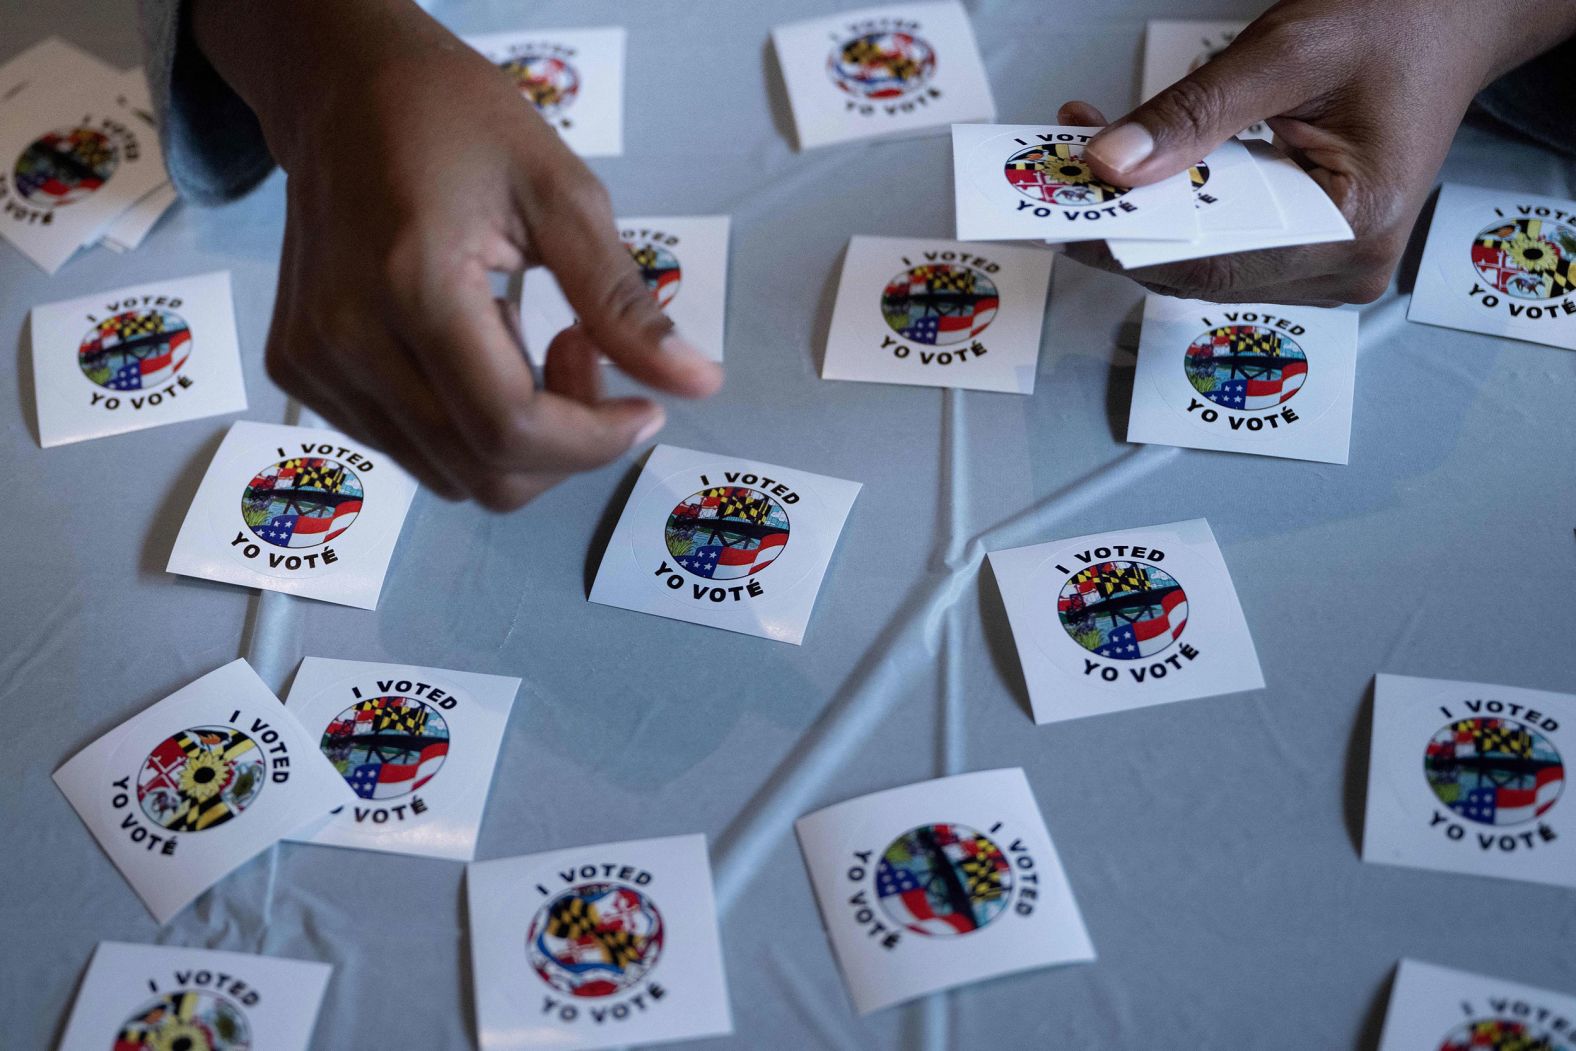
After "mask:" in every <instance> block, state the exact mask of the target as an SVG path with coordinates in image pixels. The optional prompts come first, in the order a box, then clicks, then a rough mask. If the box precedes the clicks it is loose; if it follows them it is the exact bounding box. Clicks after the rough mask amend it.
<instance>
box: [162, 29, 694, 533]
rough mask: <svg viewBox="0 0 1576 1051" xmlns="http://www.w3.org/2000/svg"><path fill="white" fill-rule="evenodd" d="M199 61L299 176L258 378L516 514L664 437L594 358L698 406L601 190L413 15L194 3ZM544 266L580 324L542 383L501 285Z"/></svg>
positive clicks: (482, 65) (439, 481)
mask: <svg viewBox="0 0 1576 1051" xmlns="http://www.w3.org/2000/svg"><path fill="white" fill-rule="evenodd" d="M193 19H194V29H195V32H196V37H197V40H198V42H199V44H200V46H201V48H202V50H203V52H204V53H205V54H206V55H207V56H208V57H209V58H210V59H211V60H212V62H213V64H214V66H215V68H216V69H217V70H218V71H219V72H220V74H221V75H222V76H224V77H225V79H226V80H227V81H228V82H229V83H230V84H231V85H232V86H234V87H235V88H236V89H237V91H238V92H239V93H240V95H241V96H242V98H243V99H245V100H246V102H247V103H248V105H250V106H251V107H252V109H253V110H254V111H255V112H256V113H257V114H258V117H259V120H260V121H261V123H262V126H263V130H264V133H265V136H266V138H267V140H268V144H269V148H270V150H271V152H272V153H273V155H274V157H275V158H276V159H277V160H278V161H279V162H280V164H281V165H282V166H283V167H284V168H285V170H286V171H287V172H288V173H289V180H288V183H287V187H286V192H287V197H288V206H287V207H288V212H287V217H286V225H285V238H284V250H283V253H282V255H281V258H280V266H279V289H278V297H277V299H276V302H275V307H274V317H273V322H272V326H271V328H270V331H269V335H268V347H267V364H268V371H269V375H270V376H271V377H272V378H273V379H274V381H275V382H276V383H278V384H279V385H280V386H281V387H282V388H284V390H285V391H286V392H288V393H290V394H292V395H294V396H295V397H297V398H299V399H300V400H301V401H302V402H304V403H305V404H307V405H309V406H311V407H312V408H313V409H315V410H316V411H317V412H319V413H320V414H321V415H322V416H323V417H324V418H325V419H326V420H328V421H329V422H330V423H332V424H333V425H334V426H336V427H338V428H340V429H341V430H343V431H344V432H345V433H346V434H348V435H350V436H352V437H354V438H356V439H358V440H361V441H364V442H367V443H369V444H371V445H373V446H375V447H377V448H378V449H380V450H382V451H384V452H386V453H388V454H390V455H392V456H393V457H394V458H395V459H397V460H398V461H399V462H400V463H401V464H402V465H404V466H405V467H406V468H407V469H408V470H410V471H411V473H413V474H414V475H415V476H416V477H417V478H418V479H419V480H420V481H421V482H422V484H424V485H426V486H428V487H429V488H431V489H433V490H434V491H436V492H438V493H439V494H441V495H444V496H447V497H450V498H462V497H470V498H473V499H475V500H477V501H479V502H481V503H482V504H485V505H486V506H488V507H491V508H494V509H498V510H503V509H509V508H514V507H518V506H520V505H521V504H523V503H525V502H526V501H528V500H530V499H532V498H533V497H535V496H536V495H537V494H539V493H540V492H542V491H543V490H544V489H546V488H547V487H549V486H551V485H553V484H554V483H555V482H557V481H559V480H561V479H562V478H563V477H564V476H565V475H566V474H568V473H570V472H573V471H580V470H586V469H589V468H593V467H597V466H599V465H601V464H604V463H607V462H608V461H610V460H612V459H614V458H616V457H618V456H620V455H621V454H623V453H624V452H626V451H627V450H628V449H630V447H631V446H633V445H637V444H639V443H641V442H644V441H645V440H647V439H648V438H650V437H651V436H652V435H653V434H654V433H655V432H656V431H657V430H658V429H659V428H660V427H661V426H662V424H663V422H664V415H663V411H662V409H661V407H660V406H658V405H656V404H655V403H653V402H651V401H650V400H648V399H645V398H611V399H609V398H604V397H603V396H602V390H601V369H602V365H601V362H600V356H601V355H602V354H603V353H605V354H606V355H607V357H608V358H610V359H611V360H612V361H613V363H614V364H615V365H617V366H618V367H619V368H621V369H623V370H624V371H625V372H627V373H628V374H629V375H631V376H633V377H634V378H636V379H638V380H640V381H642V382H644V383H645V384H647V385H649V386H651V387H654V388H656V389H658V390H662V391H667V392H669V393H673V394H679V395H684V396H688V397H702V396H705V395H709V394H711V393H713V392H714V391H716V389H717V388H718V387H719V386H720V385H721V383H722V370H721V368H720V367H719V366H717V365H716V364H714V363H713V362H711V361H708V360H707V359H705V358H704V357H702V356H701V355H700V353H699V352H698V351H697V350H696V349H695V348H693V347H692V346H690V345H689V344H687V343H686V342H685V341H684V340H683V338H682V336H680V335H679V334H678V333H676V332H674V331H673V326H672V323H671V322H669V321H668V319H667V318H666V317H664V316H663V314H662V312H661V311H660V310H659V309H658V307H657V305H656V303H655V301H654V300H653V298H652V296H651V295H650V293H649V292H648V290H647V289H646V286H645V284H644V282H643V281H642V279H641V276H640V273H639V270H638V269H637V268H636V266H635V264H634V262H633V260H631V258H630V256H629V253H628V251H627V250H626V249H625V248H624V246H623V244H622V243H621V242H620V241H619V239H618V235H617V232H616V230H615V227H614V222H613V213H612V209H611V207H610V205H609V202H608V196H607V193H606V192H605V191H604V190H603V188H602V186H601V184H600V183H598V182H597V180H596V178H595V177H594V176H593V175H592V174H591V172H590V171H589V170H588V169H587V168H586V166H585V165H584V164H583V163H581V161H580V160H579V158H577V157H575V156H574V155H573V154H572V153H571V152H570V151H569V149H568V148H567V147H565V146H564V144H563V142H562V141H561V140H560V139H559V137H558V134H557V133H556V132H555V131H554V130H553V129H552V128H550V127H549V126H548V125H547V124H546V123H545V122H544V121H543V120H542V119H541V118H540V117H539V116H538V115H537V114H536V111H535V110H534V109H533V108H532V107H531V106H530V104H529V103H527V102H526V101H525V100H523V99H522V98H521V97H520V96H519V93H518V92H517V91H516V89H515V87H514V85H513V84H511V83H510V82H509V80H508V79H507V78H506V77H505V76H503V75H502V74H501V73H500V72H499V71H498V70H497V69H495V68H494V67H493V66H492V65H491V64H490V63H489V62H488V61H487V60H486V59H485V58H483V57H482V56H481V55H479V54H477V53H476V52H474V51H472V50H471V49H470V48H469V47H467V46H465V45H464V44H463V43H461V42H460V41H459V40H458V39H457V38H455V37H454V36H453V35H452V34H450V33H449V32H448V31H447V30H445V29H443V28H442V27H441V26H439V25H438V24H437V23H436V22H434V21H433V20H432V19H431V18H429V17H428V16H427V15H426V14H425V13H424V12H422V11H421V10H420V9H419V8H417V7H416V6H415V5H414V4H413V3H411V2H410V0H333V2H331V3H321V2H319V0H198V2H197V3H195V4H194V6H193ZM535 265H543V266H546V267H547V268H548V269H549V270H551V271H552V272H553V274H554V275H555V276H556V277H557V279H558V282H559V284H560V286H561V287H562V288H563V290H564V295H565V296H566V298H567V299H568V300H569V303H570V305H571V306H572V307H573V308H574V309H575V312H576V313H577V315H578V316H579V317H580V318H581V323H580V324H579V325H577V326H575V327H574V328H573V329H570V330H568V331H566V332H564V333H563V334H561V335H560V336H559V337H558V339H556V340H555V341H554V342H553V344H552V346H551V347H550V348H549V351H548V355H547V364H546V368H545V371H544V384H543V388H542V389H537V388H536V385H535V383H534V381H533V379H532V375H531V370H530V367H529V364H528V363H527V361H526V358H525V356H524V354H523V352H522V349H521V345H520V340H519V336H518V331H517V327H516V326H515V325H514V323H513V320H512V319H511V318H509V317H506V316H505V312H503V311H501V310H500V304H499V303H498V302H497V301H495V300H494V298H493V295H492V289H491V283H490V279H489V275H490V273H493V272H498V271H517V270H521V269H523V268H526V267H529V266H535Z"/></svg>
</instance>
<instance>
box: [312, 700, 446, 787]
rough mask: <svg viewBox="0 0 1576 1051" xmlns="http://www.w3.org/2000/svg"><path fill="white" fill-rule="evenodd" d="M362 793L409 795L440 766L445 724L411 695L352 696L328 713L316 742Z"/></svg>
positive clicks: (435, 713)
mask: <svg viewBox="0 0 1576 1051" xmlns="http://www.w3.org/2000/svg"><path fill="white" fill-rule="evenodd" d="M318 747H319V748H321V749H322V750H323V754H324V755H326V756H328V761H329V762H331V763H333V764H334V769H336V770H338V771H339V774H340V776H341V777H343V778H344V779H345V781H346V782H348V783H349V785H350V787H351V788H352V789H353V790H354V791H355V793H356V795H358V796H360V797H361V798H362V799H393V798H395V797H397V796H403V795H409V794H410V793H412V792H414V791H416V789H418V788H420V787H421V786H422V785H425V784H426V783H427V782H428V781H431V780H432V778H433V775H434V774H436V773H437V772H438V770H439V769H440V768H441V767H442V766H443V761H444V759H445V758H446V757H447V756H448V754H449V724H448V723H446V722H444V721H443V716H442V715H441V714H439V712H438V710H437V709H436V708H434V707H432V706H431V705H429V704H426V703H425V702H423V701H419V700H417V699H416V698H414V697H374V698H372V699H371V700H366V701H357V702H356V703H355V704H353V705H351V706H350V707H349V708H346V709H345V710H344V711H342V712H340V713H339V714H338V715H336V716H335V717H334V721H333V722H331V723H329V724H328V729H326V730H324V731H323V739H322V740H321V741H320V742H319V743H318Z"/></svg>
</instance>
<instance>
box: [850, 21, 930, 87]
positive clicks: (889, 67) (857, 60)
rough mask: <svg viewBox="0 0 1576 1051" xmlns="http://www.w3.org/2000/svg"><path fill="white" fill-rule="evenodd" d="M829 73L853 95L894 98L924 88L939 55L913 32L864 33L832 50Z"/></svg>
mask: <svg viewBox="0 0 1576 1051" xmlns="http://www.w3.org/2000/svg"><path fill="white" fill-rule="evenodd" d="M827 71H828V72H829V73H830V74H831V75H832V82H833V83H835V84H836V85H837V86H838V87H840V88H842V89H843V90H844V91H846V92H848V94H850V95H854V96H856V97H858V98H862V99H894V98H899V97H901V96H903V95H907V94H908V93H909V92H912V91H917V90H919V89H920V88H921V87H923V86H924V84H925V82H926V81H928V80H929V79H930V78H931V76H932V74H934V73H935V72H936V52H935V51H934V50H933V49H932V48H931V46H930V45H929V44H928V43H926V42H925V40H924V39H923V38H921V37H917V36H915V35H914V34H912V33H902V32H879V33H865V34H863V35H861V36H856V37H854V38H853V39H852V40H848V41H845V42H844V43H843V44H842V45H841V46H840V47H838V48H837V49H836V50H835V51H833V52H832V55H831V58H829V59H828V60H827Z"/></svg>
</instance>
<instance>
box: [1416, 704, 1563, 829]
mask: <svg viewBox="0 0 1576 1051" xmlns="http://www.w3.org/2000/svg"><path fill="white" fill-rule="evenodd" d="M1423 770H1424V772H1425V773H1426V774H1427V775H1428V786H1429V787H1430V788H1432V789H1433V790H1434V795H1435V796H1437V797H1438V798H1439V801H1440V802H1441V803H1443V804H1445V805H1446V806H1447V807H1449V808H1450V809H1451V810H1452V811H1454V812H1455V813H1457V814H1459V815H1460V816H1461V817H1464V818H1466V819H1468V820H1469V821H1476V822H1477V823H1478V824H1481V825H1519V824H1521V823H1523V822H1526V821H1531V820H1533V819H1534V818H1536V817H1540V816H1542V815H1543V814H1544V813H1545V812H1547V811H1548V809H1549V808H1550V807H1552V806H1553V805H1554V803H1555V801H1556V800H1558V799H1559V797H1560V791H1561V790H1562V789H1563V788H1564V787H1565V764H1564V762H1563V761H1562V760H1561V759H1560V753H1559V752H1558V751H1557V750H1556V749H1555V747H1554V745H1553V743H1552V742H1550V741H1549V739H1548V738H1547V737H1544V736H1543V735H1542V734H1540V733H1539V732H1538V731H1537V730H1534V729H1533V728H1532V727H1530V726H1527V725H1526V724H1524V723H1519V722H1517V721H1515V720H1514V719H1489V718H1481V719H1460V720H1457V721H1456V722H1453V723H1450V724H1448V725H1446V726H1444V727H1443V728H1442V729H1440V731H1439V732H1438V733H1436V734H1434V736H1433V738H1431V739H1430V740H1429V742H1428V749H1427V751H1426V753H1425V754H1424V757H1423Z"/></svg>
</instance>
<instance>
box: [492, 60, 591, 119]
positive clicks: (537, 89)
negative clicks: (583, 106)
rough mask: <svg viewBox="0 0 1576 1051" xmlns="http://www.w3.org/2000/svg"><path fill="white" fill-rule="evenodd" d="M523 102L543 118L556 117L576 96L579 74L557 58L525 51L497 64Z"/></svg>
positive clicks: (577, 93)
mask: <svg viewBox="0 0 1576 1051" xmlns="http://www.w3.org/2000/svg"><path fill="white" fill-rule="evenodd" d="M498 68H499V69H501V70H503V71H504V72H505V73H507V74H508V75H509V76H510V77H511V78H512V79H513V80H514V86H515V87H516V88H517V89H519V92H520V94H521V95H523V96H524V97H525V99H526V101H528V102H530V103H531V105H533V106H535V107H536V111H537V112H538V113H540V114H541V115H542V116H544V117H556V116H557V115H558V114H560V113H562V112H563V111H564V110H566V109H568V108H569V106H570V105H571V104H572V103H573V102H574V101H575V97H576V96H578V95H579V94H580V74H579V72H578V71H577V70H576V69H575V67H574V66H571V65H570V64H569V63H568V62H566V61H564V60H563V59H561V58H559V57H558V56H557V55H544V54H538V53H536V52H531V51H526V52H523V53H522V54H518V55H515V56H513V57H511V58H507V59H505V60H504V61H502V62H500V63H498Z"/></svg>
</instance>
